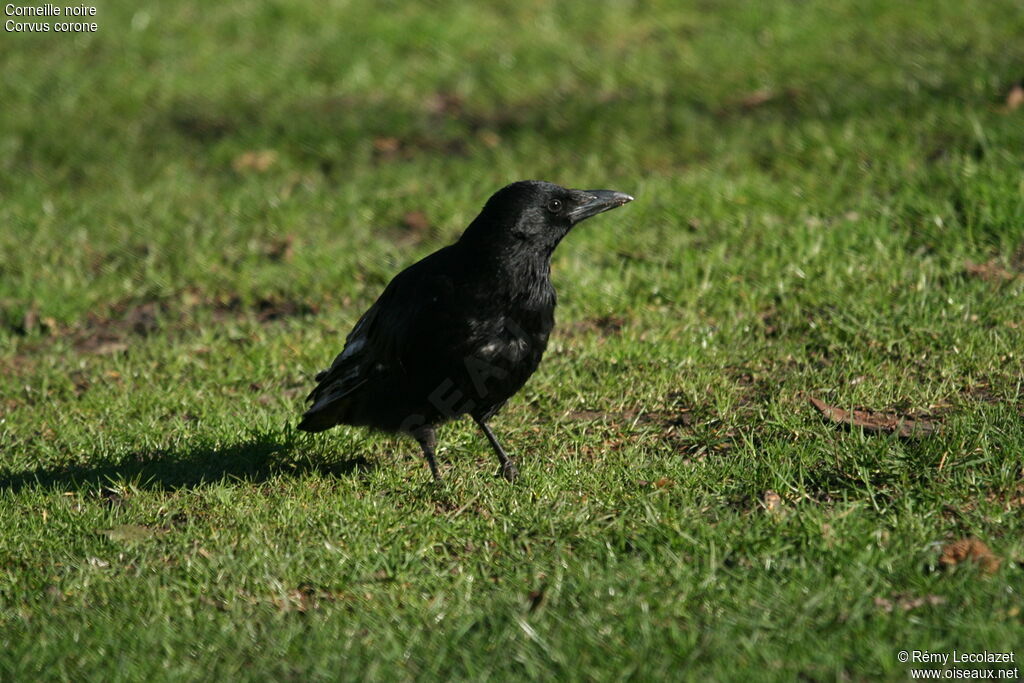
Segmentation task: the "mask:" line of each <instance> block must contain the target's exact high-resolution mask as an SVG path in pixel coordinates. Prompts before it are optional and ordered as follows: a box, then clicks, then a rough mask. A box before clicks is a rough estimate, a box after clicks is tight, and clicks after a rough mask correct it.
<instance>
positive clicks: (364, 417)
mask: <svg viewBox="0 0 1024 683" xmlns="http://www.w3.org/2000/svg"><path fill="white" fill-rule="evenodd" d="M632 200H633V198H632V197H630V196H629V195H628V194H623V193H621V192H612V191H610V190H568V189H566V188H564V187H559V186H558V185H553V184H551V183H545V182H541V181H537V180H524V181H520V182H517V183H512V184H511V185H508V186H507V187H504V188H502V189H501V190H499V191H498V192H496V193H495V194H494V195H493V196H492V197H491V198H490V199H489V200H487V204H486V205H485V206H484V208H483V211H481V212H480V215H479V216H477V217H476V218H475V219H474V220H473V222H472V223H470V225H469V227H468V228H466V231H465V232H463V233H462V237H460V238H459V240H458V241H457V242H455V243H454V244H451V245H449V246H447V247H444V248H443V249H440V250H439V251H436V252H434V253H433V254H431V255H430V256H427V257H426V258H424V259H423V260H422V261H419V262H418V263H415V264H413V265H411V266H409V267H408V268H406V269H405V270H403V271H402V272H401V273H399V274H398V275H396V276H395V278H394V279H393V280H392V281H391V283H390V284H388V286H387V287H386V288H385V289H384V293H383V294H381V295H380V298H378V299H377V301H376V303H374V304H373V306H371V307H370V309H369V310H368V311H366V313H364V314H363V316H362V317H361V318H360V319H359V322H357V323H356V326H355V327H354V328H353V329H352V331H351V332H350V333H349V335H348V337H347V338H346V339H345V348H344V350H343V351H342V352H341V353H340V354H339V355H338V357H337V358H335V359H334V362H333V363H332V364H331V367H330V368H328V369H327V370H324V371H323V372H321V373H319V374H318V375H317V376H316V379H317V382H319V384H318V385H317V387H316V388H315V389H313V391H312V393H310V394H309V396H308V397H307V401H312V406H310V408H309V410H307V411H306V413H305V414H304V415H303V416H302V422H300V423H299V429H302V430H304V431H307V432H320V431H323V430H325V429H330V428H331V427H333V426H335V425H339V424H347V425H358V426H366V427H372V428H376V429H380V430H383V431H387V432H400V433H404V434H409V435H410V436H412V437H413V438H415V439H416V440H417V441H418V442H419V444H420V447H422V449H423V455H424V457H426V459H427V463H428V464H429V465H430V472H431V474H433V476H434V479H435V480H440V478H441V475H440V474H439V473H438V471H437V463H436V462H435V461H434V447H435V446H436V444H437V437H436V434H435V429H436V428H437V427H438V425H441V424H442V423H444V422H446V421H448V420H451V419H453V418H456V417H459V416H461V415H466V414H468V415H470V416H472V418H473V420H474V421H475V422H476V423H477V424H478V425H479V426H480V429H481V430H483V433H484V435H485V436H486V437H487V440H488V441H489V442H490V443H491V447H492V448H493V449H494V452H495V453H496V454H497V456H498V461H499V462H500V464H501V470H500V474H501V475H502V476H504V477H505V478H506V479H508V480H509V481H512V480H514V479H515V478H516V476H517V475H518V472H517V470H516V466H515V464H514V463H513V462H512V461H511V460H510V459H509V457H508V455H506V454H505V451H504V449H503V448H502V447H501V444H499V443H498V440H497V439H496V438H495V437H494V433H493V432H492V431H491V429H490V427H488V426H487V421H488V420H489V419H490V418H491V417H492V416H493V415H494V414H495V413H497V412H498V410H499V409H500V408H501V407H502V406H503V405H505V402H506V401H508V399H509V398H511V397H512V395H513V394H515V393H516V392H517V391H519V389H520V388H521V387H522V386H523V384H525V383H526V380H527V379H529V377H530V375H532V374H533V372H534V370H536V369H537V365H538V364H539V363H540V359H541V356H542V355H543V354H544V349H545V348H546V347H547V343H548V335H549V334H551V328H552V327H553V326H554V324H555V317H554V313H555V290H554V287H552V285H551V277H550V275H551V253H552V252H553V251H554V250H555V247H556V246H558V243H559V242H561V241H562V238H563V237H565V235H566V234H567V233H568V232H569V231H570V230H571V229H572V227H573V226H574V225H576V224H577V223H579V222H580V221H582V220H585V219H587V218H590V217H591V216H594V215H596V214H599V213H601V212H602V211H608V210H609V209H614V208H616V207H618V206H622V205H623V204H625V203H626V202H630V201H632Z"/></svg>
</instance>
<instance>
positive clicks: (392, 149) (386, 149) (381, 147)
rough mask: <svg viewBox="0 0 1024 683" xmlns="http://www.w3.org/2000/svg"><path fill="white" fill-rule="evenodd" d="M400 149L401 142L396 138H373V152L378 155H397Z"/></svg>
mask: <svg viewBox="0 0 1024 683" xmlns="http://www.w3.org/2000/svg"><path fill="white" fill-rule="evenodd" d="M401 147H402V142H401V141H400V140H399V139H398V138H374V140H373V150H374V151H375V152H377V153H378V154H383V155H386V156H390V155H393V154H395V153H397V152H398V150H399V149H400V148H401Z"/></svg>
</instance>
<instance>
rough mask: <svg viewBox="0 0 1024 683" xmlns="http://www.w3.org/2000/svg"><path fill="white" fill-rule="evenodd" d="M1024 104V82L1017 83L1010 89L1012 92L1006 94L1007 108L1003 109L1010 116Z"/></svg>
mask: <svg viewBox="0 0 1024 683" xmlns="http://www.w3.org/2000/svg"><path fill="white" fill-rule="evenodd" d="M1022 104H1024V81H1020V82H1018V83H1015V84H1014V86H1013V87H1012V88H1010V92H1008V93H1007V94H1006V106H1005V107H1003V113H1004V114H1009V113H1010V112H1011V111H1014V110H1016V109H1017V107H1019V106H1020V105H1022Z"/></svg>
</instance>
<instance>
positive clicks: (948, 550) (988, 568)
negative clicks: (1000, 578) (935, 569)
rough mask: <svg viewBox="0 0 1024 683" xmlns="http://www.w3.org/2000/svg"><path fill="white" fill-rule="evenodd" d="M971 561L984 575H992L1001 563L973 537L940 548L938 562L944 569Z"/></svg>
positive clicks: (985, 546) (986, 547)
mask: <svg viewBox="0 0 1024 683" xmlns="http://www.w3.org/2000/svg"><path fill="white" fill-rule="evenodd" d="M967 561H971V562H974V563H976V564H978V565H979V566H980V567H981V568H982V570H983V571H984V572H985V573H986V574H994V573H996V571H998V570H999V565H1000V564H1001V563H1002V560H1000V559H999V558H998V557H996V556H995V555H993V554H992V551H991V550H989V548H988V546H987V545H985V544H984V543H982V542H981V541H980V540H978V539H977V538H974V537H970V538H961V539H960V540H957V541H953V542H951V543H947V544H946V545H945V546H944V547H943V548H942V555H941V556H940V557H939V562H940V563H941V564H942V565H943V566H945V567H954V566H956V565H958V564H961V563H963V562H967Z"/></svg>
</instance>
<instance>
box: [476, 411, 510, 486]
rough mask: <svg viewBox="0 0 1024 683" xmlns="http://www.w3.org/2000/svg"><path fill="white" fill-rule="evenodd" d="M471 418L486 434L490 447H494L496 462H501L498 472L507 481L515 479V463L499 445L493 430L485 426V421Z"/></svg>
mask: <svg viewBox="0 0 1024 683" xmlns="http://www.w3.org/2000/svg"><path fill="white" fill-rule="evenodd" d="M473 419H474V420H475V421H476V423H477V424H478V425H480V429H482V430H483V431H484V436H486V437H487V440H488V441H490V442H491V448H493V449H494V453H495V455H497V456H498V462H499V463H500V464H501V471H500V472H499V474H500V475H501V476H503V477H505V479H507V480H508V481H515V480H516V477H518V476H519V470H517V469H516V464H515V463H514V462H512V460H511V458H509V457H508V454H506V453H505V449H504V448H502V447H501V444H500V443H498V440H497V439H495V438H494V432H492V431H491V428H490V427H488V426H487V423H486V422H484V421H483V420H480V419H477V418H473Z"/></svg>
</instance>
